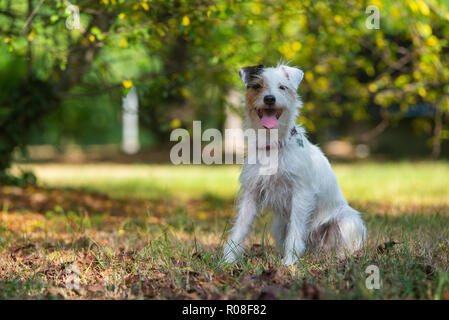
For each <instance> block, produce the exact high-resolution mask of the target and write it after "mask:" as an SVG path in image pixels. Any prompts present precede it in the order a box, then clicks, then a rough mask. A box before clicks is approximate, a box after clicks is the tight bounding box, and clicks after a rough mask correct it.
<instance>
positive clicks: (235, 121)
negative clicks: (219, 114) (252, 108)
mask: <svg viewBox="0 0 449 320" xmlns="http://www.w3.org/2000/svg"><path fill="white" fill-rule="evenodd" d="M228 103H229V104H230V105H233V106H234V107H237V108H238V109H240V110H241V111H242V113H243V107H244V103H243V100H242V94H241V93H240V92H239V91H237V90H232V91H231V92H230V93H229V96H228ZM224 127H225V130H226V129H239V130H233V131H232V133H233V134H232V139H225V154H226V153H229V154H233V155H234V154H235V155H236V156H237V157H239V156H242V155H243V154H244V152H245V141H244V139H243V131H242V129H243V126H242V117H241V116H240V115H239V114H236V113H235V112H233V111H232V110H230V108H229V107H227V108H226V121H225V125H224ZM223 138H225V135H223Z"/></svg>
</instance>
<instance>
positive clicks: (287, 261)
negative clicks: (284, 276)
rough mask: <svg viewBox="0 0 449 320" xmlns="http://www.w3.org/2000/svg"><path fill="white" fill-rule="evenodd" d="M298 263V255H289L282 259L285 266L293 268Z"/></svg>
mask: <svg viewBox="0 0 449 320" xmlns="http://www.w3.org/2000/svg"><path fill="white" fill-rule="evenodd" d="M296 262H298V256H297V255H296V254H288V255H287V256H286V257H284V259H282V263H283V265H284V266H286V267H287V266H292V265H294V264H295V263H296Z"/></svg>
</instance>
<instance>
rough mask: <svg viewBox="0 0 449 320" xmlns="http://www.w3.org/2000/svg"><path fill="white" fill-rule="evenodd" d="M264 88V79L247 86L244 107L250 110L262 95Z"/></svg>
mask: <svg viewBox="0 0 449 320" xmlns="http://www.w3.org/2000/svg"><path fill="white" fill-rule="evenodd" d="M264 86H265V83H264V79H263V78H262V77H259V78H257V79H255V80H253V82H251V83H250V84H249V85H248V90H247V91H246V99H245V102H246V107H247V108H251V107H252V106H253V105H254V102H255V101H256V100H257V99H258V98H259V97H260V95H261V94H263V88H264Z"/></svg>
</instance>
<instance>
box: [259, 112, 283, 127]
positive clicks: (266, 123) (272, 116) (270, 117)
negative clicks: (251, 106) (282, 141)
mask: <svg viewBox="0 0 449 320" xmlns="http://www.w3.org/2000/svg"><path fill="white" fill-rule="evenodd" d="M282 111H283V110H282V109H277V108H276V109H273V108H269V109H265V108H260V109H257V115H258V116H259V119H260V125H261V126H262V127H264V128H267V129H272V128H275V127H277V126H278V125H279V121H278V120H279V118H280V116H281V115H282Z"/></svg>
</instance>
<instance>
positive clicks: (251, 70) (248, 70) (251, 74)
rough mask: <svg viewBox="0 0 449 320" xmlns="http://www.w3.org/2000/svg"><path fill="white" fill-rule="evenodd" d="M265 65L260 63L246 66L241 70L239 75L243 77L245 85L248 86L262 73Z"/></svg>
mask: <svg viewBox="0 0 449 320" xmlns="http://www.w3.org/2000/svg"><path fill="white" fill-rule="evenodd" d="M263 68H264V66H263V65H262V64H259V65H258V66H249V67H244V68H241V69H240V70H239V76H240V78H241V79H242V81H243V83H244V84H245V86H248V85H249V84H250V83H251V82H252V81H254V80H257V78H258V77H259V76H260V75H261V74H262V71H263Z"/></svg>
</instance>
